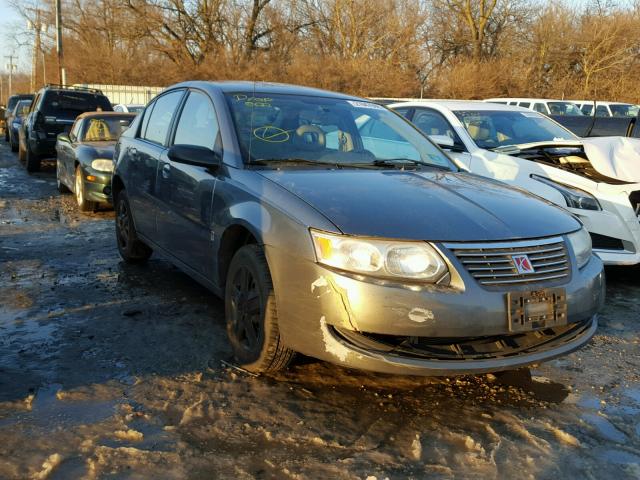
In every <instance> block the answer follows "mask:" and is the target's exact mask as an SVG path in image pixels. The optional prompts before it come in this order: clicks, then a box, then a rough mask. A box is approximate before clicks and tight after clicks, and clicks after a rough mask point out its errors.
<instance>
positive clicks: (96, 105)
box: [18, 85, 113, 172]
mask: <svg viewBox="0 0 640 480" xmlns="http://www.w3.org/2000/svg"><path fill="white" fill-rule="evenodd" d="M96 110H102V111H104V112H111V111H113V107H112V106H111V102H109V99H108V98H107V97H106V96H105V95H104V94H103V93H102V92H101V91H100V90H95V89H89V88H82V87H62V86H59V85H47V86H45V87H43V88H42V89H40V91H39V92H38V93H37V94H36V97H35V99H34V100H33V103H32V104H31V111H30V112H29V115H27V117H26V118H25V120H24V122H23V123H22V127H21V128H20V132H19V142H20V145H19V154H18V155H19V157H20V160H21V161H24V162H25V163H26V166H27V171H29V172H37V171H38V170H39V169H40V161H41V160H42V159H43V158H46V157H54V156H55V155H56V138H57V136H58V134H59V133H62V132H69V130H70V129H71V126H72V125H73V122H74V121H75V119H76V117H77V116H78V115H80V114H81V113H84V112H93V111H96Z"/></svg>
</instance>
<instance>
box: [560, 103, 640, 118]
mask: <svg viewBox="0 0 640 480" xmlns="http://www.w3.org/2000/svg"><path fill="white" fill-rule="evenodd" d="M571 101H572V102H573V103H575V104H576V105H577V106H578V108H579V109H580V110H581V111H582V113H584V114H585V115H593V100H571ZM595 106H596V117H623V118H625V117H627V118H633V117H637V116H638V110H639V109H640V107H638V105H633V104H631V103H622V102H600V101H596V103H595Z"/></svg>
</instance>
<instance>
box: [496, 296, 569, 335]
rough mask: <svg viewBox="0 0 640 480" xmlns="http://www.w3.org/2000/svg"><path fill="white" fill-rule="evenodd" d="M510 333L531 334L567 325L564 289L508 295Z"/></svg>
mask: <svg viewBox="0 0 640 480" xmlns="http://www.w3.org/2000/svg"><path fill="white" fill-rule="evenodd" d="M507 305H508V306H509V331H510V332H513V333H518V332H529V331H531V330H538V329H542V328H549V327H557V326H561V325H566V324H567V295H566V293H565V291H564V288H545V289H541V290H532V291H528V292H509V293H507Z"/></svg>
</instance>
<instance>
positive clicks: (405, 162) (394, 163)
mask: <svg viewBox="0 0 640 480" xmlns="http://www.w3.org/2000/svg"><path fill="white" fill-rule="evenodd" d="M349 165H350V166H351V165H356V166H374V167H394V168H401V169H402V168H404V167H406V166H410V167H413V166H418V165H419V166H421V167H429V168H437V169H439V170H447V171H451V168H449V167H445V166H443V165H436V164H434V163H427V162H423V161H420V160H411V159H410V158H382V159H378V160H373V161H372V162H367V163H355V164H354V163H351V164H349Z"/></svg>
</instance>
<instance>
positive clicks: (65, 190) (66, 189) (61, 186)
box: [56, 160, 71, 193]
mask: <svg viewBox="0 0 640 480" xmlns="http://www.w3.org/2000/svg"><path fill="white" fill-rule="evenodd" d="M56 186H57V187H58V191H59V192H60V193H69V192H70V191H71V190H69V187H67V186H66V185H65V184H64V183H62V180H60V161H58V160H56Z"/></svg>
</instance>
